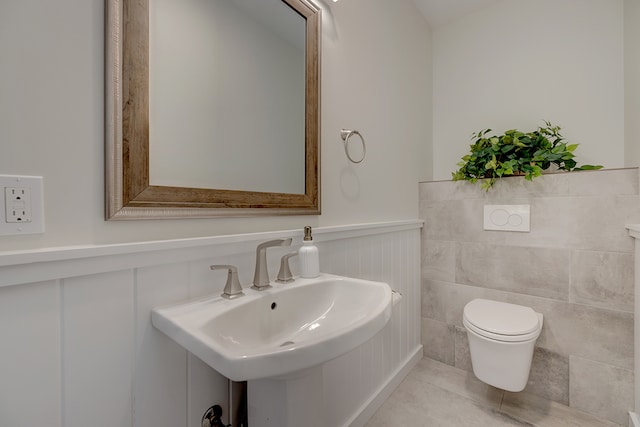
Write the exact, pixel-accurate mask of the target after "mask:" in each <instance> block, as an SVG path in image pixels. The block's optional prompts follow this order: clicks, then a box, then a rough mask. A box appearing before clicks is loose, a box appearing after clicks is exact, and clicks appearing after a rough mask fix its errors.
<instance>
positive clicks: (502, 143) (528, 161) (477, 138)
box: [452, 121, 602, 191]
mask: <svg viewBox="0 0 640 427" xmlns="http://www.w3.org/2000/svg"><path fill="white" fill-rule="evenodd" d="M489 132H491V129H485V130H481V131H479V132H477V133H474V134H472V135H471V138H472V140H474V143H473V144H471V152H470V153H469V154H467V155H465V156H464V157H462V161H461V162H459V163H458V166H459V167H460V169H458V170H457V171H455V172H453V173H452V175H453V180H454V181H459V180H467V181H471V182H477V181H478V180H479V179H482V181H481V184H480V187H481V188H483V189H484V190H487V191H488V190H489V189H490V188H491V187H492V186H493V184H494V183H495V182H496V180H497V179H498V178H501V177H503V176H513V175H524V179H526V180H528V181H531V180H533V178H535V177H537V176H540V175H541V174H542V171H543V170H546V169H548V168H549V167H551V165H556V166H557V168H558V169H559V170H565V171H572V170H595V169H601V168H602V166H593V165H582V166H580V167H578V166H577V163H576V161H575V160H574V154H573V152H574V151H575V150H576V148H578V144H567V142H566V141H565V139H564V137H563V136H562V135H561V134H560V126H554V125H552V124H551V123H550V122H548V121H545V126H544V127H539V128H538V129H537V130H535V131H533V132H528V133H524V132H520V131H519V130H516V129H512V130H508V131H506V132H505V133H504V134H502V135H500V136H495V135H491V136H489Z"/></svg>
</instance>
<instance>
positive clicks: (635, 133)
mask: <svg viewBox="0 0 640 427" xmlns="http://www.w3.org/2000/svg"><path fill="white" fill-rule="evenodd" d="M638 22H640V1H639V0H624V96H625V97H624V112H625V116H624V118H625V121H624V130H625V135H624V139H625V152H624V160H625V166H638V165H640V120H638V117H640V78H639V76H640V26H638Z"/></svg>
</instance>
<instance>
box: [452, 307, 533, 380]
mask: <svg viewBox="0 0 640 427" xmlns="http://www.w3.org/2000/svg"><path fill="white" fill-rule="evenodd" d="M542 321H543V318H542V314H540V313H536V312H535V311H533V309H532V308H530V307H524V306H521V305H515V304H508V303H504V302H498V301H491V300H486V299H474V300H473V301H471V302H469V303H468V304H467V305H466V306H465V307H464V314H463V319H462V323H463V324H464V326H465V328H466V329H467V337H468V338H469V350H470V352H471V364H472V366H473V373H474V374H475V376H476V377H478V379H480V380H481V381H484V382H485V383H487V384H490V385H492V386H494V387H498V388H501V389H503V390H507V391H522V390H523V389H524V387H525V386H526V385H527V380H528V379H529V371H530V370H531V359H532V358H533V349H534V347H535V343H536V340H537V339H538V336H540V332H541V331H542Z"/></svg>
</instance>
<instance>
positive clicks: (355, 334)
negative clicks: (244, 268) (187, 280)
mask: <svg viewBox="0 0 640 427" xmlns="http://www.w3.org/2000/svg"><path fill="white" fill-rule="evenodd" d="M272 285H273V288H271V289H268V290H265V291H255V290H252V289H245V290H244V291H245V293H246V295H245V296H244V297H241V298H238V299H234V300H226V299H223V298H221V297H219V296H214V297H209V298H202V299H199V300H195V301H190V302H187V303H183V304H178V305H173V306H168V307H160V308H156V309H154V310H153V311H152V314H151V320H152V323H153V325H154V326H155V327H156V328H158V329H159V330H161V331H162V332H164V333H165V334H167V335H168V336H169V337H171V338H172V339H173V340H175V341H176V342H177V343H179V344H180V345H182V346H183V347H184V348H185V349H187V350H189V351H190V352H191V353H193V354H195V355H196V356H198V357H199V358H200V359H202V360H203V361H204V362H205V363H207V364H208V365H209V366H211V367H212V368H213V369H215V370H217V371H218V372H220V373H221V374H222V375H224V376H226V377H228V378H230V379H232V380H234V381H248V393H249V396H248V398H249V399H248V407H249V424H250V425H253V426H278V427H287V426H291V427H293V426H303V425H304V426H315V425H317V426H322V425H324V424H323V423H322V419H323V416H322V411H323V405H322V395H323V391H322V367H321V365H322V364H323V363H325V362H327V361H329V360H331V359H333V358H335V357H338V356H340V355H342V354H345V353H347V352H349V351H351V350H353V349H355V348H356V347H358V346H359V345H361V344H363V343H365V342H366V341H367V340H369V339H370V338H372V337H373V336H374V335H375V334H376V333H378V332H379V331H380V330H381V329H382V328H383V327H384V325H385V324H386V323H387V322H388V321H389V318H390V317H391V306H392V291H391V288H389V286H388V285H387V284H386V283H381V282H373V281H368V280H360V279H352V278H347V277H340V276H334V275H328V274H322V275H320V277H318V278H315V279H297V280H296V281H295V282H293V283H288V284H277V283H272Z"/></svg>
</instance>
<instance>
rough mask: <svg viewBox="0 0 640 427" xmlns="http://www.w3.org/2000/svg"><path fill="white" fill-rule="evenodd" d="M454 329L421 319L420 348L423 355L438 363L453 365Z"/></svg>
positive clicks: (443, 324) (435, 321)
mask: <svg viewBox="0 0 640 427" xmlns="http://www.w3.org/2000/svg"><path fill="white" fill-rule="evenodd" d="M454 334H455V327H454V326H452V325H447V324H446V323H443V322H438V321H437V320H432V319H425V318H423V319H422V346H423V351H424V355H425V356H426V357H429V358H431V359H435V360H437V361H439V362H442V363H446V364H448V365H453V361H454V343H455V336H454Z"/></svg>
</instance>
